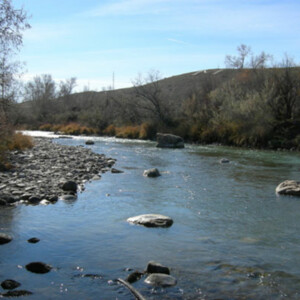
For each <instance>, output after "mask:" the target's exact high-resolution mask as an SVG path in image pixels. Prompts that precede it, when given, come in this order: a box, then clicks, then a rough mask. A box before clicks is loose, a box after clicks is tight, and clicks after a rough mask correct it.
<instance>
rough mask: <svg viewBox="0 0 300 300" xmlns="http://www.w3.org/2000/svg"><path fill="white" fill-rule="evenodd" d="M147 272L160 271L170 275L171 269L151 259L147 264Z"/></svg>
mask: <svg viewBox="0 0 300 300" xmlns="http://www.w3.org/2000/svg"><path fill="white" fill-rule="evenodd" d="M146 272H147V273H160V274H167V275H170V269H169V268H168V267H165V266H163V265H161V264H160V263H157V262H155V261H149V262H148V265H147V270H146Z"/></svg>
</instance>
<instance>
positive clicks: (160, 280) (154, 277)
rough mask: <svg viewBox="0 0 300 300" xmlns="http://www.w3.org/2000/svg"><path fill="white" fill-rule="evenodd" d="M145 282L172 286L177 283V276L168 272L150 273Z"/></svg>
mask: <svg viewBox="0 0 300 300" xmlns="http://www.w3.org/2000/svg"><path fill="white" fill-rule="evenodd" d="M145 282H146V283H148V284H151V285H153V286H161V287H170V286H174V285H176V284H177V280H176V278H174V277H173V276H171V275H167V274H156V273H153V274H151V275H149V276H148V277H147V278H146V279H145Z"/></svg>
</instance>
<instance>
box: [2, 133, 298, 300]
mask: <svg viewBox="0 0 300 300" xmlns="http://www.w3.org/2000/svg"><path fill="white" fill-rule="evenodd" d="M85 140H86V138H83V137H78V138H74V139H55V142H57V143H61V144H67V145H74V146H79V145H84V146H85ZM95 142H96V143H95V145H92V146H85V147H90V148H92V149H93V151H95V152H98V153H104V154H106V156H108V157H113V158H116V159H117V162H116V165H115V167H116V168H118V169H121V170H123V171H124V173H122V174H111V173H106V174H103V176H102V179H101V180H99V181H93V182H90V183H87V185H86V190H85V192H83V193H81V194H79V197H78V199H77V201H75V202H63V201H59V202H58V203H56V204H55V205H49V206H41V205H40V206H25V205H19V206H18V207H16V208H9V209H1V210H0V228H1V231H2V232H6V233H9V234H11V235H12V236H13V237H14V240H13V242H11V243H9V244H6V245H3V246H1V248H0V281H2V280H4V279H7V278H13V279H15V280H18V281H20V282H21V283H22V288H23V289H28V290H30V291H32V292H33V293H34V294H33V295H32V296H30V297H28V299H54V298H55V299H80V298H81V299H133V297H132V295H131V294H130V293H129V292H128V291H127V290H126V289H125V288H124V287H123V286H120V285H118V284H116V283H115V282H114V281H113V280H114V279H116V278H119V277H120V278H126V277H127V276H128V274H129V273H130V272H129V271H128V269H133V270H135V269H137V270H143V269H145V268H146V265H147V262H148V261H150V260H155V261H158V262H160V263H162V264H164V265H166V266H168V267H170V268H171V274H172V275H173V276H174V277H176V278H177V280H178V284H177V286H175V287H173V288H168V289H161V288H155V289H153V288H152V287H150V286H148V285H147V284H145V283H144V282H143V280H141V281H139V282H137V283H135V284H134V286H135V287H136V288H137V289H138V290H139V291H140V292H141V293H142V294H143V295H144V296H145V297H146V298H147V299H217V298H218V299H299V298H300V260H299V251H300V240H299V232H300V198H296V197H283V196H277V195H276V194H275V187H276V186H277V185H278V184H279V183H280V182H281V181H283V180H285V179H299V171H300V156H299V154H298V153H289V152H274V151H256V150H244V149H236V148H229V147H220V146H205V147H204V146H192V145H188V146H187V147H186V148H185V149H178V150H174V149H157V148H155V143H153V142H142V141H129V140H119V139H113V138H96V139H95ZM223 157H226V158H228V159H229V160H230V163H229V164H220V163H219V160H220V159H221V158H223ZM152 167H157V168H158V169H159V170H160V172H161V173H162V176H161V177H159V178H145V177H143V176H142V174H143V170H144V169H148V168H152ZM144 213H160V214H165V215H168V216H170V217H172V218H173V219H174V224H173V226H172V227H170V228H161V229H155V228H144V227H141V226H133V225H130V224H128V223H127V222H126V219H127V218H128V217H131V216H135V215H138V214H144ZM33 236H35V237H38V238H40V240H41V241H40V242H39V243H38V244H29V243H27V239H28V238H31V237H33ZM31 261H44V262H46V263H49V264H51V265H52V266H53V267H54V270H52V271H51V272H50V273H48V274H44V275H37V274H32V273H29V272H28V271H26V269H25V268H24V266H25V265H26V264H27V263H29V262H31ZM86 274H94V275H97V276H94V277H91V276H88V277H84V275H86Z"/></svg>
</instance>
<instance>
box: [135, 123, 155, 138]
mask: <svg viewBox="0 0 300 300" xmlns="http://www.w3.org/2000/svg"><path fill="white" fill-rule="evenodd" d="M155 136H156V128H155V126H154V125H153V124H150V123H143V124H142V125H141V126H140V132H139V139H142V140H146V139H150V140H151V139H153V138H155Z"/></svg>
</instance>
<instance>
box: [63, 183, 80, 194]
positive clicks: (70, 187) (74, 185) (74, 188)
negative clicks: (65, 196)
mask: <svg viewBox="0 0 300 300" xmlns="http://www.w3.org/2000/svg"><path fill="white" fill-rule="evenodd" d="M62 189H63V190H64V191H71V192H75V193H76V192H77V183H76V182H75V181H67V182H65V183H64V184H63V186H62Z"/></svg>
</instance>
